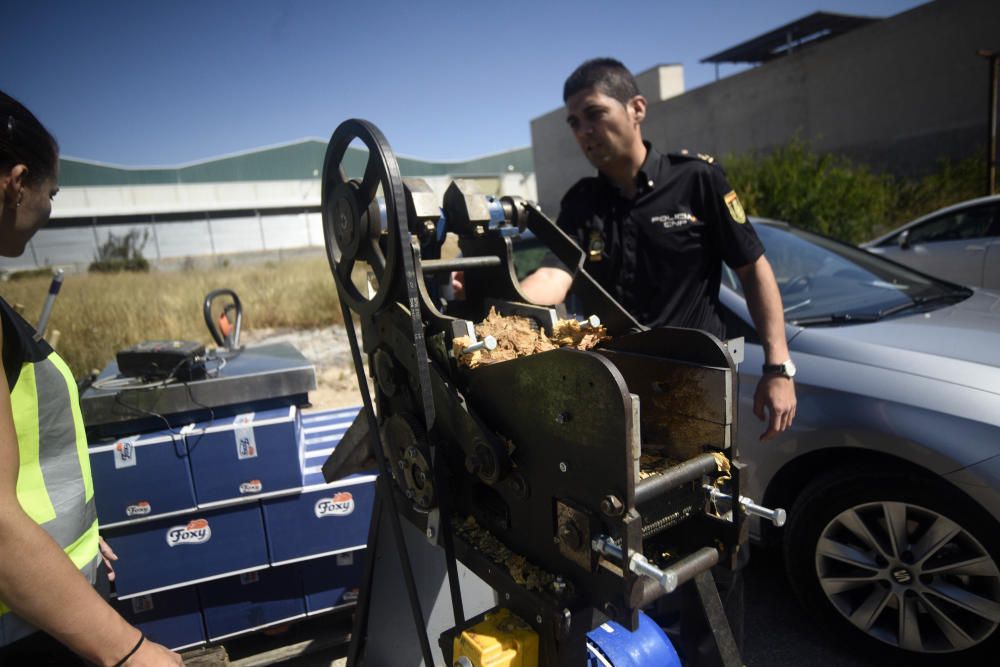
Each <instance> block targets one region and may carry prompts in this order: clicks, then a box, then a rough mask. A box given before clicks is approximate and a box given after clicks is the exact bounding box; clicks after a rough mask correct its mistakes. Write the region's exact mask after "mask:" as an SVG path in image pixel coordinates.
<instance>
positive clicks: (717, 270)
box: [521, 58, 796, 666]
mask: <svg viewBox="0 0 1000 667" xmlns="http://www.w3.org/2000/svg"><path fill="white" fill-rule="evenodd" d="M563 101H564V102H565V104H566V111H567V117H566V121H567V123H568V124H569V126H570V129H571V130H572V131H573V135H574V136H575V137H576V141H577V143H578V144H579V145H580V149H581V150H582V151H583V154H584V155H585V156H586V157H587V160H588V161H589V162H590V163H591V164H592V165H594V167H596V168H597V176H596V177H591V178H584V179H582V180H581V181H579V182H578V183H577V184H576V185H574V186H573V187H572V188H570V190H569V192H567V193H566V196H565V197H564V198H563V200H562V204H561V209H560V213H559V219H558V221H557V224H558V225H559V227H560V228H561V229H562V230H563V231H564V232H566V233H567V234H568V235H569V236H570V237H572V238H574V239H576V241H577V243H578V244H579V245H580V247H581V248H584V249H585V250H586V251H587V262H586V266H585V268H586V270H587V272H588V273H589V274H590V275H592V276H593V277H594V278H595V279H596V280H597V281H598V282H599V283H600V284H601V286H602V287H604V288H605V289H606V290H607V291H608V293H610V294H611V295H612V296H613V297H615V299H616V300H617V301H618V302H619V303H620V304H621V305H622V306H623V307H624V308H625V309H626V310H627V311H628V312H629V313H631V314H632V316H633V317H635V318H636V319H637V320H638V321H639V322H640V323H642V324H645V325H647V326H650V327H659V326H680V327H690V328H694V329H702V330H704V331H707V332H709V333H712V334H714V335H715V336H717V337H719V338H721V339H724V338H726V331H725V325H724V323H723V320H722V306H721V304H720V303H719V284H720V282H721V280H722V263H723V262H725V263H726V264H727V265H728V266H729V267H730V268H732V269H733V271H735V272H736V274H737V276H739V280H740V282H741V283H742V285H743V292H744V294H745V295H746V299H747V306H748V308H749V310H750V314H751V316H752V317H753V321H754V324H755V325H756V328H757V333H758V334H759V335H760V338H761V343H762V345H763V348H764V368H763V373H762V377H761V379H760V382H759V383H758V385H757V389H756V392H755V394H754V414H756V415H757V417H758V418H760V419H761V420H763V419H765V414H766V416H767V420H768V427H767V429H766V431H765V432H764V433H763V434H762V435H761V436H760V437H761V439H762V440H763V439H768V438H771V437H774V436H775V435H777V434H778V433H780V432H782V431H784V430H786V429H787V428H788V427H789V426H791V424H792V419H793V418H794V417H795V403H796V401H795V387H794V384H793V381H792V376H793V375H794V374H795V366H794V365H793V364H792V361H791V359H790V357H789V355H788V343H787V341H786V340H785V321H784V312H783V310H782V305H781V294H780V292H779V291H778V285H777V282H776V281H775V279H774V273H773V271H772V270H771V265H770V264H769V263H768V261H767V259H766V258H765V257H764V247H763V245H761V242H760V240H759V239H758V238H757V234H756V232H754V230H753V226H752V225H751V224H750V223H749V222H747V219H746V214H745V212H744V211H743V207H742V206H741V204H740V201H739V198H738V197H737V196H736V193H735V192H734V191H733V189H732V188H731V187H730V186H729V183H728V182H727V181H726V177H725V174H724V173H723V171H722V168H721V167H720V166H719V165H718V164H717V163H715V160H714V159H713V158H711V157H709V156H707V155H689V154H687V153H686V152H683V153H670V154H667V155H662V154H660V153H658V152H657V151H656V149H654V148H653V147H652V145H650V144H649V143H648V142H644V141H643V140H642V132H641V129H640V126H641V124H642V121H643V120H644V119H645V116H646V99H645V98H644V97H643V96H642V95H640V94H639V88H638V86H637V85H636V83H635V79H634V78H633V76H632V74H631V72H629V71H628V69H626V68H625V66H624V65H622V64H621V63H620V62H618V61H617V60H612V59H610V58H600V59H596V60H590V61H587V62H585V63H583V64H582V65H580V67H578V68H577V69H576V71H574V72H573V73H572V74H571V75H570V76H569V78H568V79H566V84H565V86H564V88H563ZM572 282H573V276H572V274H571V273H570V272H569V271H568V270H567V268H566V267H565V266H564V265H562V264H561V263H560V262H559V260H557V259H556V258H555V257H554V256H553V255H551V253H550V254H549V255H548V256H547V257H546V258H545V260H544V261H543V262H542V266H541V268H539V269H538V270H537V271H535V273H533V274H531V275H530V276H528V277H527V278H525V279H524V280H523V281H522V282H521V290H522V291H523V292H524V294H525V296H527V297H528V298H529V299H531V300H532V301H534V302H535V303H539V304H557V303H561V302H562V301H564V300H565V299H566V296H567V294H568V292H569V289H570V287H571V286H572ZM765 410H766V413H765ZM744 553H745V552H744ZM744 562H745V561H744ZM716 580H717V582H718V584H719V589H720V593H721V594H722V598H723V604H724V607H725V610H726V615H727V616H728V618H729V622H730V625H731V626H732V630H733V633H734V635H735V637H736V639H737V643H738V644H740V645H741V644H742V634H743V633H742V625H743V581H742V576H741V575H740V573H738V572H736V573H732V572H728V571H725V570H719V569H717V570H716ZM683 619H684V617H683V615H682V635H681V640H682V646H681V648H682V650H684V652H685V653H686V656H685V659H686V662H687V664H690V665H698V666H701V665H712V664H714V661H713V660H712V658H710V657H708V656H709V652H710V650H711V649H710V648H709V645H710V642H711V635H710V633H709V632H708V629H707V628H705V627H704V626H702V625H701V624H700V623H699V621H698V620H697V618H694V619H693V623H692V625H691V626H687V622H690V621H684V620H683ZM685 628H688V629H687V630H686V629H685Z"/></svg>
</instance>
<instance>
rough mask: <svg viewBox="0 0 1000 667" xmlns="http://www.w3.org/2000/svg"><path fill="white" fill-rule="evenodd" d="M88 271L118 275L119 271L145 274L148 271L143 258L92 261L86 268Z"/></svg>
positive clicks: (147, 263)
mask: <svg viewBox="0 0 1000 667" xmlns="http://www.w3.org/2000/svg"><path fill="white" fill-rule="evenodd" d="M87 270H88V271H93V272H94V273H118V272H119V271H137V272H142V273H145V272H147V271H149V262H148V261H147V260H146V258H145V257H133V258H131V259H99V260H94V261H93V262H91V263H90V266H88V267H87Z"/></svg>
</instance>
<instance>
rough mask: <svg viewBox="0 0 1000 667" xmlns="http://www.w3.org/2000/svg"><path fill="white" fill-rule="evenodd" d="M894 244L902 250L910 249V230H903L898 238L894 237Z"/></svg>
mask: <svg viewBox="0 0 1000 667" xmlns="http://www.w3.org/2000/svg"><path fill="white" fill-rule="evenodd" d="M896 243H897V244H899V247H900V248H901V249H902V250H907V249H908V248H909V247H910V230H909V229H904V230H903V231H901V232H900V233H899V236H897V237H896Z"/></svg>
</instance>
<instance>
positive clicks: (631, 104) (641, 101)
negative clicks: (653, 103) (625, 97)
mask: <svg viewBox="0 0 1000 667" xmlns="http://www.w3.org/2000/svg"><path fill="white" fill-rule="evenodd" d="M646 104H647V102H646V98H645V97H643V96H642V95H636V96H635V97H633V98H632V99H630V100H629V101H628V104H627V105H626V106H627V108H628V112H629V115H630V116H631V117H632V120H634V121H635V122H636V123H641V122H642V121H643V120H645V118H646Z"/></svg>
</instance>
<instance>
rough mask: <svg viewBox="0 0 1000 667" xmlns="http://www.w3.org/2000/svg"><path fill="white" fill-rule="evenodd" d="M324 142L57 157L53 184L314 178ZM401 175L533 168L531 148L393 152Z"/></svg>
mask: <svg viewBox="0 0 1000 667" xmlns="http://www.w3.org/2000/svg"><path fill="white" fill-rule="evenodd" d="M325 154H326V143H325V142H323V141H319V140H317V139H308V140H305V141H300V142H296V143H293V144H287V145H284V146H276V147H274V148H263V149H260V150H256V151H251V152H248V153H242V154H239V155H232V156H228V157H221V158H217V159H213V160H206V161H204V162H198V163H196V164H190V165H186V166H181V167H120V166H113V165H104V164H97V163H94V162H87V161H85V160H77V159H73V158H61V159H60V161H59V162H60V165H59V169H60V171H59V184H60V185H61V186H63V187H84V186H100V185H119V186H120V185H162V184H172V183H224V182H232V181H280V180H308V179H313V178H318V177H319V175H320V174H321V173H322V171H323V158H324V156H325ZM366 159H367V154H366V153H365V152H364V151H363V150H360V149H356V148H348V149H347V155H346V156H345V157H344V165H345V167H346V168H347V172H348V175H349V176H351V177H352V178H354V177H360V176H361V171H362V169H363V168H364V165H365V162H366ZM396 159H397V160H398V162H399V169H400V172H402V175H403V176H404V177H409V176H415V177H420V176H486V175H499V174H503V173H507V172H521V173H530V172H532V171H534V163H533V161H532V157H531V148H530V147H527V148H518V149H514V150H510V151H505V152H503V153H495V154H493V155H486V156H483V157H479V158H475V159H472V160H466V161H462V162H428V161H425V160H418V159H415V158H408V157H397V158H396Z"/></svg>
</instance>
